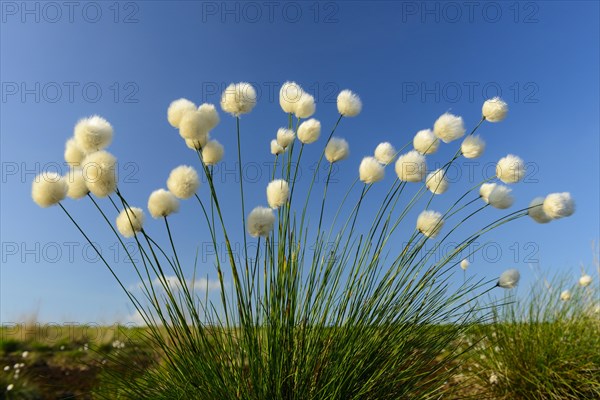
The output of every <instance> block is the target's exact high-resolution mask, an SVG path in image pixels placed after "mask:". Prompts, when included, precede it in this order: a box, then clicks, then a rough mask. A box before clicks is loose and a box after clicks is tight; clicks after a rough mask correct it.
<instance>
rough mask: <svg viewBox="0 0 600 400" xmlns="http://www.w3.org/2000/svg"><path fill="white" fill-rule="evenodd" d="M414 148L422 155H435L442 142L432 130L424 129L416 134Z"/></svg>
mask: <svg viewBox="0 0 600 400" xmlns="http://www.w3.org/2000/svg"><path fill="white" fill-rule="evenodd" d="M413 147H414V148H415V150H416V151H418V152H419V153H421V154H433V153H435V152H436V151H437V149H438V148H439V147H440V140H439V139H438V138H437V137H436V136H435V134H434V133H433V131H432V130H431V129H422V130H420V131H419V132H417V133H416V134H415V137H414V138H413Z"/></svg>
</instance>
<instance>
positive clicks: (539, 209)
mask: <svg viewBox="0 0 600 400" xmlns="http://www.w3.org/2000/svg"><path fill="white" fill-rule="evenodd" d="M544 200H545V197H536V198H535V199H533V200H531V203H529V210H527V214H528V215H529V216H530V217H531V219H533V220H534V221H535V222H537V223H540V224H546V223H548V222H550V221H552V218H551V217H550V216H549V215H548V214H546V212H545V211H544V207H543V206H544Z"/></svg>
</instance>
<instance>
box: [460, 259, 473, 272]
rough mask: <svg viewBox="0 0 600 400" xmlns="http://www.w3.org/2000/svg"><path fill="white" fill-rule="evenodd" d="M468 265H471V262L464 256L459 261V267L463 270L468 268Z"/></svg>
mask: <svg viewBox="0 0 600 400" xmlns="http://www.w3.org/2000/svg"><path fill="white" fill-rule="evenodd" d="M469 265H471V263H470V262H469V260H467V259H466V258H465V259H464V260H462V261H461V262H460V268H461V269H462V270H463V271H466V270H467V268H469Z"/></svg>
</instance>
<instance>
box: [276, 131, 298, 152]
mask: <svg viewBox="0 0 600 400" xmlns="http://www.w3.org/2000/svg"><path fill="white" fill-rule="evenodd" d="M295 137H296V134H295V133H294V131H293V130H291V129H287V128H279V129H278V130H277V143H279V145H280V146H281V147H283V148H284V149H285V148H287V147H288V146H289V145H290V144H292V142H293V141H294V138H295Z"/></svg>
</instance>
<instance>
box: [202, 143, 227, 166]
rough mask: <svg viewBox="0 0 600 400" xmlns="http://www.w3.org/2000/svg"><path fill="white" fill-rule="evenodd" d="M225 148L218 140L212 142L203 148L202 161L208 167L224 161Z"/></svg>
mask: <svg viewBox="0 0 600 400" xmlns="http://www.w3.org/2000/svg"><path fill="white" fill-rule="evenodd" d="M224 155H225V148H223V145H222V144H221V143H219V142H218V141H216V140H214V139H213V140H211V141H209V142H208V143H206V145H205V146H204V147H203V148H202V159H203V160H204V163H205V164H206V165H215V164H217V163H218V162H219V161H221V160H222V159H223V156H224Z"/></svg>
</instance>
